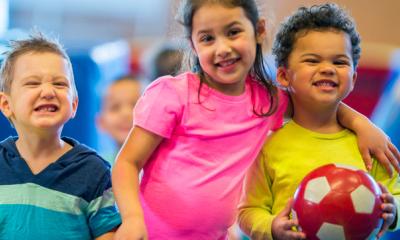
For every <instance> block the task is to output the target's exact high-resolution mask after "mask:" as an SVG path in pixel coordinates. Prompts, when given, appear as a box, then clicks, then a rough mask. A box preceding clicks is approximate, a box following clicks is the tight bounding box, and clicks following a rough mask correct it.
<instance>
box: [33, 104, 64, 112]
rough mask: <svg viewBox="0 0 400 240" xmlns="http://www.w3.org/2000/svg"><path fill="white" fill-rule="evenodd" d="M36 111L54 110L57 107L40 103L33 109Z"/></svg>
mask: <svg viewBox="0 0 400 240" xmlns="http://www.w3.org/2000/svg"><path fill="white" fill-rule="evenodd" d="M34 110H35V111H36V112H56V111H57V110H58V107H57V106H56V105H53V104H46V105H40V106H39V107H37V108H35V109H34Z"/></svg>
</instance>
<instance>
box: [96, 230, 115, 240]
mask: <svg viewBox="0 0 400 240" xmlns="http://www.w3.org/2000/svg"><path fill="white" fill-rule="evenodd" d="M114 235H115V230H113V231H111V232H107V233H104V234H103V235H101V236H98V237H97V238H95V239H96V240H112V239H113V237H114Z"/></svg>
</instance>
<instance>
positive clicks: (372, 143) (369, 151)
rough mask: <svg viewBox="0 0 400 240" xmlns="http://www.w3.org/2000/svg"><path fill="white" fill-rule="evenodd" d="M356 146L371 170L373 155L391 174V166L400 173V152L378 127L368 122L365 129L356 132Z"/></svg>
mask: <svg viewBox="0 0 400 240" xmlns="http://www.w3.org/2000/svg"><path fill="white" fill-rule="evenodd" d="M357 139H358V147H359V149H360V152H361V155H362V157H363V159H364V162H365V165H366V166H367V169H368V170H371V166H372V159H371V155H373V156H374V157H375V158H376V159H377V160H378V161H379V162H380V163H381V164H382V165H383V166H384V167H385V169H386V170H387V171H388V173H389V175H390V176H392V174H393V172H392V168H391V166H390V165H392V166H393V167H394V169H395V170H396V171H397V172H399V173H400V166H399V162H400V153H399V150H398V149H397V148H396V146H394V145H393V143H392V142H391V141H390V139H389V137H388V136H387V135H386V134H385V133H384V132H383V131H382V130H381V129H379V128H378V127H376V126H375V125H373V124H370V125H369V127H368V128H367V129H363V130H362V131H358V132H357Z"/></svg>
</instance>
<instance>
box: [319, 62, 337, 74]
mask: <svg viewBox="0 0 400 240" xmlns="http://www.w3.org/2000/svg"><path fill="white" fill-rule="evenodd" d="M320 73H321V74H323V75H334V74H335V68H334V66H332V64H329V63H323V64H322V66H321V68H320Z"/></svg>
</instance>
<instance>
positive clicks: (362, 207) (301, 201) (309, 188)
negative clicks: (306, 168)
mask: <svg viewBox="0 0 400 240" xmlns="http://www.w3.org/2000/svg"><path fill="white" fill-rule="evenodd" d="M381 194H382V192H381V189H380V188H379V186H378V184H377V183H376V182H375V180H374V179H373V178H372V177H371V176H370V175H368V174H367V173H366V172H364V171H362V170H359V169H356V168H353V167H349V166H344V165H339V164H328V165H325V166H322V167H319V168H317V169H315V170H313V171H312V172H310V173H309V174H308V175H307V176H306V177H305V178H304V179H303V181H302V182H301V183H300V185H299V187H298V188H297V190H296V193H295V195H294V202H293V208H292V216H293V218H297V219H298V221H299V226H300V228H299V230H301V231H303V232H304V233H305V234H306V236H307V239H309V240H313V239H324V240H331V239H332V240H333V239H334V240H337V239H346V240H348V239H370V238H371V239H375V237H376V235H377V233H378V232H379V230H380V228H381V225H382V222H383V220H382V219H381V215H382V210H381V208H380V206H381V204H382V200H381V198H380V195H381Z"/></svg>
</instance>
